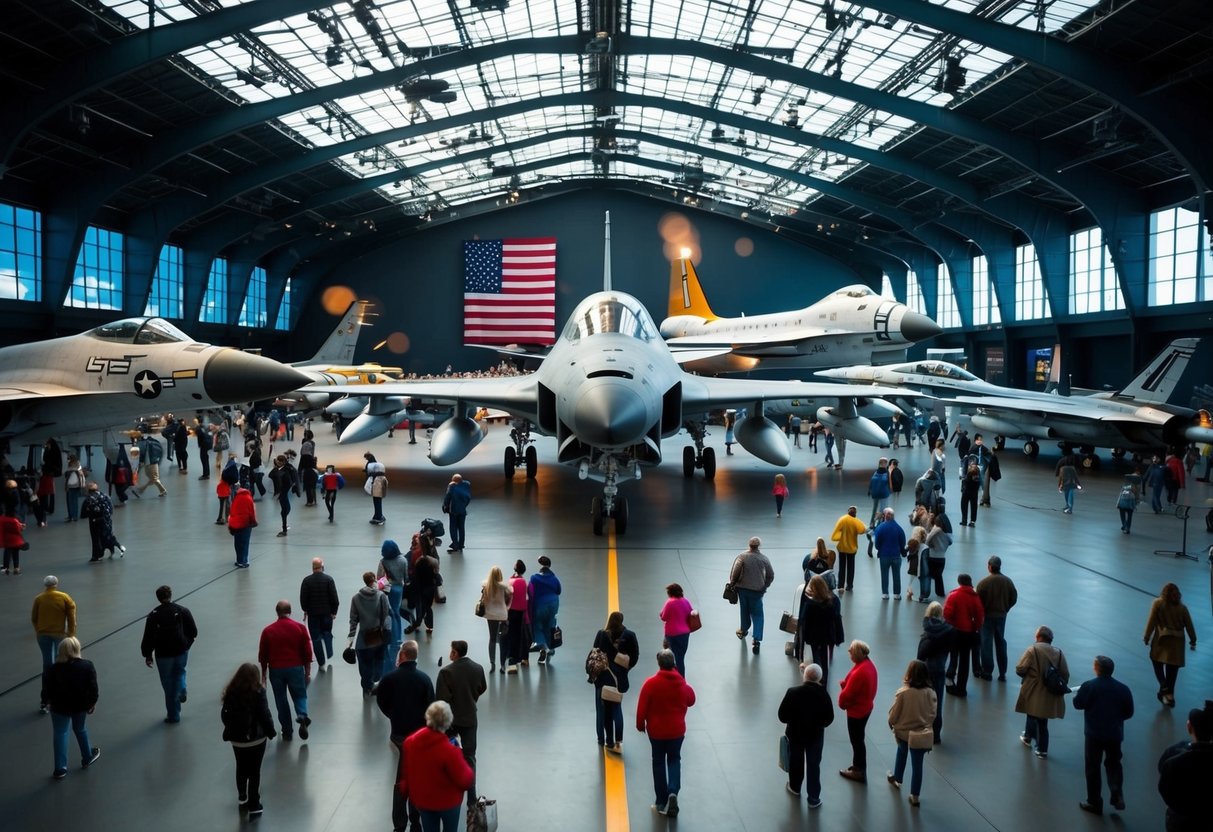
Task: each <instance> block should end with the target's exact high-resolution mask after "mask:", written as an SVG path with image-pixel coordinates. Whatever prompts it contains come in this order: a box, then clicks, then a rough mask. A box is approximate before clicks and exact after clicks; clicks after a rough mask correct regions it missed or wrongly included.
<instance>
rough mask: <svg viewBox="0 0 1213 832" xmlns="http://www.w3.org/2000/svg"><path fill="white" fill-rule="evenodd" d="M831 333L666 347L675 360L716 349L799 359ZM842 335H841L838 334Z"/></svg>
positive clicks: (683, 338)
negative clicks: (689, 353) (683, 354)
mask: <svg viewBox="0 0 1213 832" xmlns="http://www.w3.org/2000/svg"><path fill="white" fill-rule="evenodd" d="M831 334H832V333H831V332H830V331H829V330H824V329H799V330H780V331H779V335H778V337H775V336H769V337H768V336H760V337H756V338H754V339H752V340H740V341H731V340H725V339H722V338H720V337H719V336H716V335H679V336H676V337H674V338H667V339H666V345H667V346H668V347H669V348H670V351H671V352H673V353H674V355H675V357H677V355H678V351H679V350H683V349H716V348H723V349H725V350H726V351H731V352H737V353H740V354H742V355H770V354H778V355H799V354H800V353H808V352H812V349H813V343H812V342H813V339H817V338H828V337H830V335H831ZM839 334H842V331H841V330H840V331H839Z"/></svg>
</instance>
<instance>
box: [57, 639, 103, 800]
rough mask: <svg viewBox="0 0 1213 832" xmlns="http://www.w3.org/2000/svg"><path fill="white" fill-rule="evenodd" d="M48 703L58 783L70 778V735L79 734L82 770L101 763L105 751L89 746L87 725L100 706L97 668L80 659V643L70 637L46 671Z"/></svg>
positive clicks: (62, 642) (60, 646)
mask: <svg viewBox="0 0 1213 832" xmlns="http://www.w3.org/2000/svg"><path fill="white" fill-rule="evenodd" d="M44 684H45V686H46V700H47V703H48V704H49V705H50V711H51V732H52V733H51V737H52V740H53V745H54V750H55V770H54V773H53V774H52V775H51V776H52V777H54V778H55V779H56V780H62V779H63V778H64V777H67V732H68V731H72V732H74V733H75V735H76V743H77V744H78V745H79V746H80V767H81V768H88V767H89V766H91V765H92V764H93V763H95V762H97V758H98V757H100V756H101V749H100V748H96V747H94V746H93V745H91V744H90V743H89V739H88V728H86V727H85V725H84V722H85V720H86V719H88V715H89V714H91V713H92V712H93V708H95V707H96V705H97V698H98V691H97V669H96V668H95V667H93V663H92V662H90V661H87V660H86V659H82V658H81V657H80V641H79V639H77V638H75V637H74V636H68V637H67V638H65V639H63V640H62V641H60V642H59V652H58V655H57V656H56V657H55V663H54V664H53V665H51V667H50V670H48V671H46V681H45V683H44Z"/></svg>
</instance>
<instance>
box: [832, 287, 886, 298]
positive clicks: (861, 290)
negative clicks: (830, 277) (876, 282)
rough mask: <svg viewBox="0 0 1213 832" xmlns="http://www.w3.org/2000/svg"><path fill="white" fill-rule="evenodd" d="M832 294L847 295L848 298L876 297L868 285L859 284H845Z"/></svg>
mask: <svg viewBox="0 0 1213 832" xmlns="http://www.w3.org/2000/svg"><path fill="white" fill-rule="evenodd" d="M834 296H835V297H848V298H874V297H877V295H876V292H874V291H873V290H872V289H871V288H869V287H868V286H860V285H855V286H847V287H846V288H843V289H839V290H838V291H837V292H835V293H834Z"/></svg>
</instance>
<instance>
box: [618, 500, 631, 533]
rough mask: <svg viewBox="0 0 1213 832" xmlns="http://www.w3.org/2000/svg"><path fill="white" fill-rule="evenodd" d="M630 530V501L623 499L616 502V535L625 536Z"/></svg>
mask: <svg viewBox="0 0 1213 832" xmlns="http://www.w3.org/2000/svg"><path fill="white" fill-rule="evenodd" d="M627 530H628V501H627V500H625V499H624V498H623V497H619V498H618V499H616V500H615V534H624V533H625V532H627Z"/></svg>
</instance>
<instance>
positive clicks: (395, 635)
mask: <svg viewBox="0 0 1213 832" xmlns="http://www.w3.org/2000/svg"><path fill="white" fill-rule="evenodd" d="M375 576H376V577H377V578H383V579H384V580H386V581H387V585H386V586H385V587H384V591H385V592H387V611H388V615H389V616H390V617H391V622H392V626H391V636H390V638H389V639H388V640H387V651H386V655H385V656H384V662H385V664H384V667H383V672H384V673H390V672H391V670H392V668H393V667H395V666H396V665H395V662H396V653H397V652H399V650H400V645H401V643H402V642H403V641H404V619H403V617H402V616H401V612H400V607H401V604H403V603H404V590H405V586H406V584H408V580H409V562H408V558H406V557H405V556H404V554H403V553H402V552H401V551H400V547H399V546H398V545H397V544H396V541H394V540H385V541H383V544H382V545H381V546H380V547H379V567H378V569H377V570H376V571H375ZM410 623H412V622H410Z"/></svg>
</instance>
